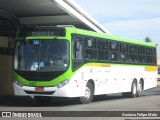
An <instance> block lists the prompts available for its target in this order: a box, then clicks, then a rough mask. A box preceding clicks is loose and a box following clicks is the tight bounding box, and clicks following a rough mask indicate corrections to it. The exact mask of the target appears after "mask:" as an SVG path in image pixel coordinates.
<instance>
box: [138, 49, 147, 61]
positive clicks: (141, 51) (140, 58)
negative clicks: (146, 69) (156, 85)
mask: <svg viewBox="0 0 160 120" xmlns="http://www.w3.org/2000/svg"><path fill="white" fill-rule="evenodd" d="M145 51H146V48H145V47H144V46H138V61H139V64H145V63H146V52H145Z"/></svg>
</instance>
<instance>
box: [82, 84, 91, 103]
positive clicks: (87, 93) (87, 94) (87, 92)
mask: <svg viewBox="0 0 160 120" xmlns="http://www.w3.org/2000/svg"><path fill="white" fill-rule="evenodd" d="M93 95H94V89H93V85H92V84H91V83H90V82H88V83H87V85H86V89H85V95H84V96H82V97H80V102H81V103H82V104H88V103H90V102H92V99H93Z"/></svg>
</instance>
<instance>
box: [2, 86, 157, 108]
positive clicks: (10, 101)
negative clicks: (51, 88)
mask: <svg viewBox="0 0 160 120" xmlns="http://www.w3.org/2000/svg"><path fill="white" fill-rule="evenodd" d="M153 95H160V87H157V88H153V89H150V90H146V91H144V92H143V94H142V97H145V96H153ZM117 99H126V98H124V97H122V95H121V94H111V95H99V96H94V99H93V101H92V102H99V101H110V100H117ZM77 104H80V102H79V99H78V98H53V100H52V102H51V103H47V104H44V105H42V104H37V103H36V102H35V101H34V99H33V98H31V97H19V96H0V106H3V107H52V106H55V107H58V106H59V107H60V106H71V105H77Z"/></svg>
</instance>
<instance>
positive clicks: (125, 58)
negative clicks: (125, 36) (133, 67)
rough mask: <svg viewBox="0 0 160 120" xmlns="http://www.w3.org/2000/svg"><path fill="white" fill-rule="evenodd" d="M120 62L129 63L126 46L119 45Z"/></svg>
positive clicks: (123, 44)
mask: <svg viewBox="0 0 160 120" xmlns="http://www.w3.org/2000/svg"><path fill="white" fill-rule="evenodd" d="M121 62H122V63H129V53H128V44H127V43H121Z"/></svg>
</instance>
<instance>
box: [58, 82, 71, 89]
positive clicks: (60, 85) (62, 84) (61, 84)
mask: <svg viewBox="0 0 160 120" xmlns="http://www.w3.org/2000/svg"><path fill="white" fill-rule="evenodd" d="M68 83H69V80H65V81H63V82H61V83H60V84H58V88H61V87H63V86H65V85H67V84H68Z"/></svg>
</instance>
